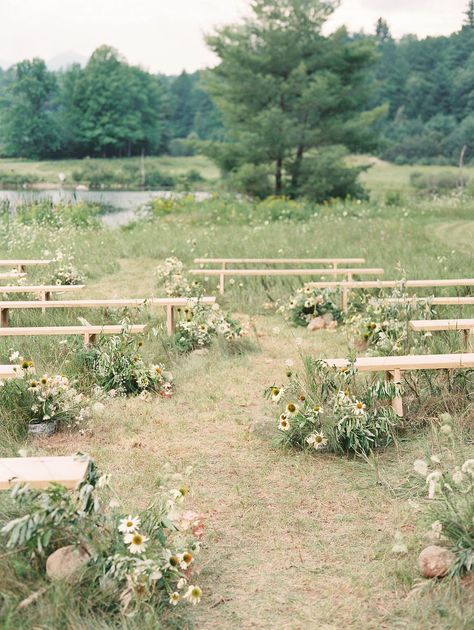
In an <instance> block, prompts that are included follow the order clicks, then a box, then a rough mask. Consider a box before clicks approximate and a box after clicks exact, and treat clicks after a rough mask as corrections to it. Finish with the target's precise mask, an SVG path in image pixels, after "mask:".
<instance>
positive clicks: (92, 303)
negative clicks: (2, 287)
mask: <svg viewBox="0 0 474 630" xmlns="http://www.w3.org/2000/svg"><path fill="white" fill-rule="evenodd" d="M196 301H197V302H198V303H199V304H214V302H215V301H216V298H215V297H214V296H209V297H201V298H175V297H169V298H129V299H106V300H55V301H42V302H39V301H38V300H33V301H23V300H12V301H3V302H2V301H0V327H7V326H8V325H9V313H10V310H21V309H37V308H41V309H42V311H43V312H44V311H45V310H46V309H51V308H105V309H107V308H140V307H147V306H161V307H163V308H166V329H167V331H168V334H169V335H172V334H173V333H174V332H175V329H176V318H175V315H176V309H178V308H185V307H186V306H188V305H189V304H190V303H191V302H196Z"/></svg>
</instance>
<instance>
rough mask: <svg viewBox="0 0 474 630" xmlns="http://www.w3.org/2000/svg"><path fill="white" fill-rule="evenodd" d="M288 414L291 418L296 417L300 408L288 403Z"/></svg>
mask: <svg viewBox="0 0 474 630" xmlns="http://www.w3.org/2000/svg"><path fill="white" fill-rule="evenodd" d="M286 413H287V414H288V415H289V416H295V415H296V414H297V413H298V406H297V405H295V404H294V403H288V404H287V405H286Z"/></svg>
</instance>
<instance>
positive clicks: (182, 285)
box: [155, 204, 203, 297]
mask: <svg viewBox="0 0 474 630" xmlns="http://www.w3.org/2000/svg"><path fill="white" fill-rule="evenodd" d="M160 205H161V204H160ZM165 207H167V206H165ZM155 275H156V279H157V281H158V286H159V287H160V288H161V287H162V288H163V289H164V291H165V293H166V295H168V296H170V297H191V296H199V295H202V291H203V288H202V285H201V284H200V283H199V282H198V281H197V280H196V281H193V282H189V280H188V278H187V277H186V275H185V273H184V263H183V262H182V261H181V260H179V259H178V258H176V257H175V256H171V257H170V258H166V260H165V261H164V262H163V263H162V264H161V265H159V266H158V267H157V268H156V271H155Z"/></svg>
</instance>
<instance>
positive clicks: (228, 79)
mask: <svg viewBox="0 0 474 630" xmlns="http://www.w3.org/2000/svg"><path fill="white" fill-rule="evenodd" d="M333 7H334V3H333V2H323V1H320V0H255V1H254V2H253V3H252V10H253V16H252V18H250V19H248V20H247V21H246V22H244V23H243V24H240V25H235V26H226V27H224V28H221V29H219V30H218V31H217V32H216V33H215V34H214V35H212V36H209V37H208V38H207V41H208V44H209V46H210V47H211V49H212V50H213V51H214V52H215V53H216V54H217V56H218V57H219V58H220V64H219V65H218V66H217V67H216V68H215V69H214V70H212V71H210V72H209V75H208V82H207V85H208V89H209V91H210V94H211V96H212V97H213V98H214V100H215V102H216V104H217V105H218V107H219V108H220V110H221V112H222V116H223V121H224V125H225V127H226V129H227V140H228V143H227V144H220V145H217V144H216V143H213V144H211V145H210V146H208V147H207V151H208V153H210V154H211V156H213V157H214V159H216V161H218V163H219V164H220V165H221V167H222V168H224V169H225V170H230V171H234V172H236V171H238V170H239V169H242V168H243V169H244V171H245V173H246V174H248V173H250V172H251V171H250V170H249V168H248V165H254V166H259V167H260V168H261V167H268V168H270V167H271V169H272V171H273V181H274V185H273V192H274V194H276V195H281V194H289V195H293V196H296V195H298V194H300V193H301V191H302V189H303V188H305V186H306V184H307V182H308V181H309V180H312V179H314V175H315V171H318V170H319V172H321V160H323V159H324V158H323V149H324V147H332V146H333V145H341V144H346V145H348V146H350V148H357V147H360V146H361V143H367V140H370V139H371V138H370V134H368V133H367V129H368V126H369V123H370V122H371V119H373V118H375V117H376V116H375V115H374V114H372V115H368V114H367V113H366V114H361V112H362V110H363V109H364V105H365V103H366V99H367V93H368V73H367V68H368V67H369V66H370V65H371V64H373V62H374V48H373V43H372V42H371V41H370V40H369V39H368V38H365V39H361V40H356V41H353V40H351V39H350V38H349V37H348V35H347V32H346V31H345V30H344V29H340V30H339V31H337V32H336V33H335V34H333V35H331V36H329V37H324V36H323V35H322V33H321V27H322V26H323V24H324V22H325V21H326V19H327V18H328V17H329V15H330V13H331V11H332V9H333ZM378 114H379V112H378V113H377V115H378ZM326 157H327V159H328V160H329V161H330V162H331V164H332V165H333V166H334V168H333V169H331V168H325V169H324V170H325V173H326V175H327V174H328V173H329V172H330V171H331V170H332V171H333V176H334V173H335V171H336V170H337V169H343V168H344V167H343V165H342V161H341V153H340V152H339V153H338V154H337V156H336V154H335V153H334V151H332V152H331V153H330V154H329V153H326ZM336 163H337V168H336ZM357 173H358V171H357V170H353V172H352V180H351V181H352V182H353V181H354V179H355V177H356V175H357ZM348 179H349V180H350V178H348ZM311 194H312V196H317V193H316V192H315V191H312V193H311ZM330 194H331V190H328V191H326V193H325V195H327V196H330Z"/></svg>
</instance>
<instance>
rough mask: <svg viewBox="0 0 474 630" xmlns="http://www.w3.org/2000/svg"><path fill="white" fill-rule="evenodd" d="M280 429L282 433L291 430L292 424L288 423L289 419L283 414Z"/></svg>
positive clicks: (279, 424)
mask: <svg viewBox="0 0 474 630" xmlns="http://www.w3.org/2000/svg"><path fill="white" fill-rule="evenodd" d="M278 428H279V429H280V431H289V430H290V423H289V422H288V418H287V417H286V416H285V414H284V413H282V414H281V416H280V422H279V423H278Z"/></svg>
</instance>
